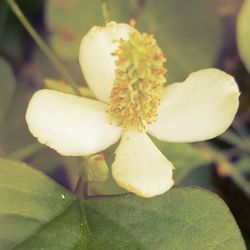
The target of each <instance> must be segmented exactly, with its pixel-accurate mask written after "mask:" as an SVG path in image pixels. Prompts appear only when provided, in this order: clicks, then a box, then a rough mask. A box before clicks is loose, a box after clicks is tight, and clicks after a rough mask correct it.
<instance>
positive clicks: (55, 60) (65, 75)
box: [5, 0, 81, 96]
mask: <svg viewBox="0 0 250 250" xmlns="http://www.w3.org/2000/svg"><path fill="white" fill-rule="evenodd" d="M5 1H6V2H7V3H8V4H9V6H10V8H11V9H12V11H13V12H14V13H15V15H16V16H17V18H18V19H19V21H20V22H21V23H22V24H23V26H24V27H25V28H26V30H27V31H28V32H29V34H30V35H31V36H32V38H33V39H34V40H35V41H36V43H37V44H38V46H39V47H40V49H41V50H42V51H43V52H44V54H45V55H46V56H47V57H48V59H49V60H50V62H51V63H52V64H53V65H54V67H55V68H56V69H57V71H58V72H59V73H60V74H61V76H62V77H63V79H64V80H65V81H66V82H67V83H68V84H70V85H71V87H72V88H73V89H74V91H75V93H76V94H77V95H79V96H81V92H80V91H79V89H78V87H77V84H76V83H75V81H74V80H73V79H72V77H71V76H70V75H69V73H68V72H67V71H66V69H65V68H64V66H63V65H62V64H61V62H60V61H59V60H58V58H57V57H56V55H55V54H54V53H53V52H52V51H51V50H50V49H49V47H48V46H47V45H46V43H45V42H44V41H43V40H42V38H41V37H40V36H39V34H38V33H37V32H36V31H35V29H34V28H33V27H32V25H31V24H30V22H29V21H28V19H27V18H26V17H25V16H24V14H23V13H22V11H21V9H20V8H19V6H18V5H17V4H16V2H15V1H14V0H5Z"/></svg>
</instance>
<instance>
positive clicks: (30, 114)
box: [26, 90, 121, 156]
mask: <svg viewBox="0 0 250 250" xmlns="http://www.w3.org/2000/svg"><path fill="white" fill-rule="evenodd" d="M105 110H106V104H104V103H101V102H99V101H94V100H90V99H87V98H84V97H78V96H74V95H69V94H64V93H61V92H58V91H54V90H40V91H38V92H36V93H35V94H34V96H33V97H32V98H31V100H30V103H29V105H28V109H27V113H26V121H27V124H28V127H29V130H30V132H31V133H32V134H33V135H34V136H35V137H37V138H38V141H39V142H41V143H44V144H46V145H47V146H49V147H51V148H53V149H55V150H56V151H57V152H58V153H60V154H62V155H71V156H83V155H89V154H94V153H96V152H99V151H102V150H104V149H106V148H107V147H109V146H110V145H112V144H113V143H115V142H116V141H117V140H118V139H119V138H120V135H121V130H120V128H118V127H117V126H112V125H110V124H109V117H108V115H107V114H106V112H105Z"/></svg>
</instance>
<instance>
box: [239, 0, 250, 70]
mask: <svg viewBox="0 0 250 250" xmlns="http://www.w3.org/2000/svg"><path fill="white" fill-rule="evenodd" d="M249 23H250V1H249V0H245V1H244V3H243V6H242V8H241V10H240V14H239V16H238V21H237V41H238V48H239V52H240V55H241V58H242V60H243V62H244V63H245V65H246V67H247V69H248V71H250V46H249V41H250V25H249Z"/></svg>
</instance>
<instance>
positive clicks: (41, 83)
mask: <svg viewBox="0 0 250 250" xmlns="http://www.w3.org/2000/svg"><path fill="white" fill-rule="evenodd" d="M17 3H18V5H19V6H20V8H21V9H22V11H23V12H24V14H25V15H26V16H27V18H28V20H29V21H30V22H31V23H32V25H33V26H34V28H35V29H36V30H37V32H38V33H39V34H40V35H41V36H42V38H43V40H44V41H46V43H47V44H48V45H49V47H50V48H51V49H52V50H53V51H54V52H55V54H56V55H57V57H58V58H59V59H60V61H61V62H62V63H63V65H64V66H65V68H66V69H67V70H68V72H69V73H70V75H71V76H72V77H73V78H74V80H75V81H76V82H77V83H78V84H79V86H84V85H86V84H85V80H84V78H83V75H82V73H81V70H80V67H79V63H78V49H79V43H80V40H81V38H82V37H83V35H84V34H86V32H87V31H88V30H89V29H90V28H91V27H92V26H93V25H101V24H103V22H104V21H103V17H102V8H101V0H91V1H88V0H47V1H42V0H36V1H32V0H18V1H17ZM107 8H108V12H109V16H110V19H111V20H114V21H116V22H129V20H130V19H134V20H136V28H137V29H139V30H140V31H144V32H150V33H153V34H154V35H155V37H156V39H157V41H158V42H159V44H160V46H161V48H162V49H163V51H164V53H165V55H166V57H167V64H166V66H167V70H168V72H167V82H168V84H171V83H173V82H176V81H183V80H184V79H185V78H186V77H187V75H188V74H189V73H191V72H192V71H195V70H199V69H202V68H207V67H217V68H219V69H222V70H224V71H226V72H228V73H230V74H232V75H233V76H234V77H235V78H236V81H237V83H238V84H239V87H240V90H241V96H240V108H239V111H238V114H237V117H236V119H235V121H234V123H233V124H232V126H231V128H230V129H229V130H228V131H227V132H226V133H224V134H223V135H221V136H220V137H218V138H216V139H214V140H211V141H209V142H205V143H193V144H183V143H182V144H176V143H163V142H160V141H156V140H155V143H156V144H157V146H158V147H159V148H160V150H161V151H162V152H163V153H164V154H165V155H166V156H167V157H168V158H169V159H170V160H171V161H172V162H173V163H174V165H175V166H176V170H175V176H174V178H175V181H176V185H177V186H187V185H188V186H190V185H192V186H193V185H195V186H201V187H203V188H206V189H208V190H210V191H212V192H215V193H217V194H218V195H220V196H221V197H222V198H223V199H224V200H225V202H226V203H227V204H228V206H229V208H230V210H231V211H232V213H233V215H234V216H235V218H236V220H237V223H238V224H239V226H240V229H241V231H242V233H243V236H244V237H245V240H246V243H247V245H248V247H249V249H250V129H249V126H250V73H249V72H250V1H249V0H245V1H242V0H213V1H211V0H203V1H200V0H186V1H182V0H126V1H125V0H109V1H107ZM45 79H54V80H56V81H58V83H59V84H61V86H65V85H64V84H65V83H64V82H63V80H64V79H62V77H61V76H60V74H59V73H58V72H57V71H56V69H55V68H54V67H53V65H52V64H51V63H50V61H49V60H48V58H47V57H46V56H45V55H44V53H43V52H42V51H41V50H40V48H39V47H38V46H37V44H36V43H35V42H34V40H33V39H32V38H31V36H30V35H29V34H28V32H27V31H26V30H25V28H24V27H23V26H22V24H21V23H20V22H19V20H18V19H17V18H16V17H15V15H14V14H13V12H12V11H11V9H10V8H9V7H8V5H7V4H6V2H5V1H4V0H0V154H1V155H7V156H9V157H11V158H13V159H18V160H22V161H25V162H28V163H29V164H31V165H32V166H34V167H35V168H38V169H40V170H41V171H43V172H44V173H46V174H47V175H49V176H51V177H52V178H54V179H55V180H56V181H57V182H58V183H60V184H62V185H63V186H65V187H66V188H68V189H69V190H71V191H74V189H75V187H76V183H77V180H78V176H79V171H81V168H82V164H84V162H83V159H81V158H79V157H78V158H76V157H74V158H73V157H62V156H60V155H59V154H57V153H56V152H55V151H53V150H50V149H48V148H46V147H45V146H43V145H40V144H39V143H37V142H36V140H35V139H34V138H33V137H32V136H31V135H30V133H29V132H28V129H27V126H26V124H25V119H24V117H25V111H26V108H27V104H28V101H29V99H30V97H31V96H32V93H34V91H36V90H37V89H40V88H44V87H45ZM47 87H48V86H47ZM62 88H63V87H62ZM115 147H116V145H114V146H112V147H111V148H110V149H108V150H107V151H105V152H104V156H105V159H106V163H107V166H108V167H110V165H111V163H112V160H113V157H114V155H113V152H114V149H115ZM100 159H101V158H100ZM100 159H99V160H100ZM101 160H102V159H101ZM96 161H98V159H97V160H96ZM91 164H92V167H93V169H94V170H95V171H97V172H95V171H93V172H94V173H93V172H92V174H93V175H95V174H96V173H97V174H96V175H97V176H94V177H96V178H99V177H98V175H99V176H102V175H107V172H105V171H104V170H103V169H105V167H103V164H104V163H103V162H101V163H100V162H95V160H94V161H93V162H92V163H91ZM100 165H101V168H100ZM98 171H99V172H98ZM94 177H93V178H94ZM104 179H105V178H101V177H100V178H99V182H98V183H90V184H89V186H88V191H89V194H91V195H107V194H120V193H124V192H126V191H125V190H123V189H121V188H119V187H117V186H116V184H115V183H114V181H113V180H112V178H111V177H110V176H109V177H108V178H107V179H106V180H105V181H104Z"/></svg>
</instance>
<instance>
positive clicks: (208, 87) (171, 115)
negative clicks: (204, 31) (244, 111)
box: [148, 69, 240, 142]
mask: <svg viewBox="0 0 250 250" xmlns="http://www.w3.org/2000/svg"><path fill="white" fill-rule="evenodd" d="M239 95H240V93H239V89H238V86H237V84H236V82H235V80H234V78H233V77H232V76H230V75H228V74H226V73H225V72H223V71H220V70H217V69H204V70H200V71H197V72H195V73H192V74H190V75H189V76H188V78H187V79H186V80H185V81H184V82H183V83H175V84H172V85H169V86H168V87H167V88H166V89H165V92H164V96H163V100H162V103H161V106H160V107H159V113H158V119H157V121H156V122H154V123H153V124H151V125H149V126H148V132H149V133H151V134H152V135H153V136H155V137H157V138H158V139H160V140H165V141H172V142H195V141H201V140H208V139H211V138H213V137H215V136H218V135H219V134H221V133H223V132H224V131H225V130H226V129H227V128H228V127H229V126H230V124H231V123H232V121H233V119H234V116H235V114H236V112H237V109H238V106H239V100H238V97H239Z"/></svg>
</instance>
